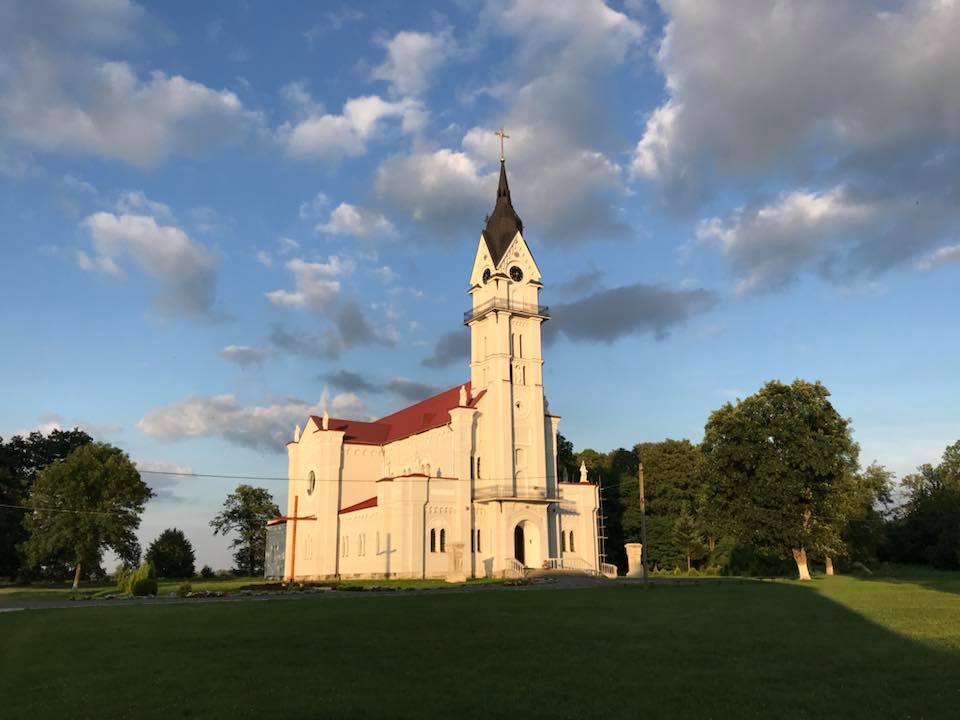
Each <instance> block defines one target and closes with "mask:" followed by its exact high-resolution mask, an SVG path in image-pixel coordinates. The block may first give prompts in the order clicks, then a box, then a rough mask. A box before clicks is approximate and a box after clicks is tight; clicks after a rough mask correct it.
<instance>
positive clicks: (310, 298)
mask: <svg viewBox="0 0 960 720" xmlns="http://www.w3.org/2000/svg"><path fill="white" fill-rule="evenodd" d="M287 269H288V270H290V272H291V273H293V277H294V283H295V285H296V289H295V290H272V291H270V292H268V293H266V297H267V300H269V301H270V302H271V303H272V304H274V305H277V306H279V307H287V308H299V309H304V310H313V311H314V312H321V313H323V312H327V311H329V310H330V309H331V308H332V307H333V305H334V303H335V302H336V300H337V298H338V297H339V295H340V281H339V280H338V279H337V278H339V277H341V276H343V275H349V274H350V273H351V272H353V269H354V263H353V261H352V260H350V259H349V258H343V257H340V256H338V255H331V256H330V257H329V258H327V260H326V262H307V261H306V260H303V259H301V258H293V259H292V260H289V261H288V262H287Z"/></svg>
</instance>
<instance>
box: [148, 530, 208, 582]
mask: <svg viewBox="0 0 960 720" xmlns="http://www.w3.org/2000/svg"><path fill="white" fill-rule="evenodd" d="M145 557H146V560H147V562H148V563H150V564H151V565H153V569H154V570H155V571H156V573H157V575H158V576H159V577H164V578H190V577H193V573H194V570H195V563H196V556H195V555H194V552H193V545H192V544H191V543H190V541H189V540H187V536H186V535H184V534H183V530H179V529H177V528H168V529H166V530H164V531H163V532H162V533H160V535H158V536H157V539H156V540H154V541H153V542H152V543H150V547H148V548H147V553H146V555H145Z"/></svg>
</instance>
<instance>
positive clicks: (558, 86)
mask: <svg viewBox="0 0 960 720" xmlns="http://www.w3.org/2000/svg"><path fill="white" fill-rule="evenodd" d="M483 17H484V18H485V20H484V22H486V23H487V27H486V29H487V31H489V32H491V33H495V34H500V35H507V36H509V37H510V39H511V40H513V39H516V40H517V48H518V49H517V51H516V53H515V55H514V56H512V57H509V58H508V63H509V72H508V73H507V78H506V79H505V80H503V81H501V82H498V83H494V84H492V85H490V86H488V87H486V88H484V89H483V90H482V91H480V92H479V93H477V94H476V97H480V96H482V95H490V96H492V97H493V98H494V100H495V101H496V102H497V103H498V104H501V105H503V106H504V107H505V108H506V110H505V113H504V116H503V117H502V118H501V121H502V122H503V124H504V125H505V126H506V127H507V129H508V131H509V133H510V135H511V139H510V140H509V141H508V149H507V164H508V167H509V171H510V179H511V189H512V191H513V199H514V204H515V206H516V207H517V210H518V212H519V213H520V215H521V216H522V217H523V219H524V224H525V226H526V227H527V228H529V229H530V232H532V233H533V234H535V235H537V237H538V238H543V239H544V240H547V241H549V242H558V243H563V242H582V241H587V240H590V239H594V238H597V237H607V238H609V237H618V236H625V235H627V234H628V233H629V232H630V229H629V228H628V227H627V226H626V225H625V223H624V222H623V220H622V218H621V216H620V212H619V209H618V207H617V204H618V202H620V201H621V200H622V199H623V198H624V197H625V196H626V187H625V184H624V179H625V171H624V169H623V168H621V167H620V165H619V164H618V162H617V161H616V160H615V159H613V158H614V157H616V154H619V153H620V152H621V151H622V150H624V149H625V148H620V147H617V146H616V141H615V140H613V141H611V140H609V138H615V136H616V133H615V132H614V128H613V127H612V125H611V124H610V123H611V121H610V118H609V113H608V111H607V108H608V107H609V103H608V93H609V92H611V91H613V90H614V87H615V82H614V78H613V73H614V70H615V69H616V68H617V67H618V66H620V65H622V64H623V63H624V62H625V60H626V58H627V57H628V56H629V53H630V51H631V50H632V49H635V48H637V47H639V43H640V40H641V38H642V36H643V29H642V28H641V26H640V25H639V24H638V23H637V22H635V21H634V20H632V19H631V18H629V17H628V16H627V15H626V14H624V13H621V12H619V11H616V10H613V9H612V8H610V7H608V6H607V5H606V4H605V3H603V2H601V1H600V0H590V1H587V0H583V1H580V0H577V1H571V2H557V3H549V4H544V3H539V2H530V1H527V0H510V1H503V2H490V3H488V6H487V8H486V10H485V11H484V13H483ZM501 121H498V122H497V124H500V122H501ZM493 131H494V125H492V124H491V125H490V126H478V127H474V128H471V129H470V130H468V131H467V132H466V133H465V134H464V135H463V136H462V139H461V143H460V147H459V148H440V149H432V148H425V147H422V146H418V147H417V148H416V149H415V150H414V151H413V152H412V153H409V154H406V155H396V156H393V157H391V158H388V159H387V160H386V161H384V162H383V163H382V164H381V166H380V168H379V169H378V171H377V175H376V180H375V188H376V191H377V193H378V196H379V197H380V198H381V200H382V201H383V202H384V203H385V204H387V205H389V206H390V207H392V208H393V209H395V210H397V211H400V212H404V213H406V214H408V215H409V216H410V217H411V218H412V219H413V220H414V221H416V222H419V223H421V224H422V225H423V226H425V228H426V230H427V231H428V235H427V237H432V238H434V239H437V240H441V241H447V240H449V239H450V238H452V237H458V236H459V233H462V231H463V228H464V227H465V226H466V227H470V226H473V227H475V228H476V229H477V231H478V232H479V230H481V229H482V227H483V218H484V213H486V212H489V211H490V209H491V207H492V205H493V201H494V199H495V192H496V173H497V168H496V159H497V157H498V154H499V148H498V146H497V139H496V137H495V136H494V134H493ZM594 143H600V144H601V146H595V145H594ZM608 145H609V147H608ZM615 153H616V154H615Z"/></svg>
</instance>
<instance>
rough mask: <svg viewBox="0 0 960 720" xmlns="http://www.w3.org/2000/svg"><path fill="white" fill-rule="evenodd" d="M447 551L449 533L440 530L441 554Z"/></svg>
mask: <svg viewBox="0 0 960 720" xmlns="http://www.w3.org/2000/svg"><path fill="white" fill-rule="evenodd" d="M446 551H447V531H446V530H443V529H441V530H440V552H446Z"/></svg>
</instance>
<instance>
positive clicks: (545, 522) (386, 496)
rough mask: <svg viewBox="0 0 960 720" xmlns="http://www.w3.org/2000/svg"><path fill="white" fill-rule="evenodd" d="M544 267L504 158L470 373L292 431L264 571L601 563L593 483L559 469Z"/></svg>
mask: <svg viewBox="0 0 960 720" xmlns="http://www.w3.org/2000/svg"><path fill="white" fill-rule="evenodd" d="M542 287H543V285H542V284H541V275H540V268H539V267H538V266H537V263H536V261H535V260H534V258H533V255H532V254H531V252H530V248H529V247H528V245H527V243H526V242H525V241H524V239H523V223H522V222H521V220H520V217H519V216H518V215H517V213H516V211H515V210H514V208H513V204H512V202H511V199H510V188H509V186H508V184H507V172H506V167H505V165H504V162H503V158H502V157H501V161H500V180H499V185H498V188H497V199H496V206H495V207H494V209H493V212H492V213H491V214H490V216H489V218H488V219H487V223H486V227H485V228H484V230H483V232H482V233H481V235H480V241H479V243H478V245H477V250H476V255H475V257H474V260H473V266H472V268H471V270H470V279H469V294H470V296H471V298H472V304H471V307H470V309H469V310H468V311H467V312H466V313H465V314H464V317H463V322H464V324H466V325H467V326H468V327H469V328H470V341H471V343H470V344H471V355H470V377H469V379H465V381H464V382H463V383H462V384H460V385H457V386H455V387H452V388H450V389H449V390H445V391H444V392H442V393H440V394H439V395H435V396H434V397H430V398H427V399H426V400H423V401H421V402H418V403H416V404H415V405H411V406H410V407H407V408H404V409H402V410H398V411H397V412H395V413H393V414H391V415H387V416H386V417H383V418H380V419H379V420H375V421H372V422H367V421H361V420H349V419H344V418H333V417H329V416H328V415H327V414H326V413H325V414H324V415H323V416H322V417H318V416H311V417H309V418H308V419H307V421H306V424H305V427H303V429H302V430H301V428H300V426H299V425H298V426H297V428H296V430H295V431H294V435H293V440H292V441H291V442H290V443H288V445H287V451H288V454H289V470H288V477H289V486H288V487H289V494H288V506H287V512H286V515H284V516H283V517H279V518H276V519H274V520H272V521H271V523H270V525H269V527H268V539H267V574H268V575H272V576H276V577H280V576H282V577H283V578H285V579H296V580H314V579H330V578H338V577H339V578H447V579H451V580H456V579H462V578H471V577H484V576H502V575H509V574H511V573H522V572H523V569H524V568H535V569H539V568H559V567H563V568H566V569H580V570H585V571H588V572H598V571H599V570H600V565H599V548H598V538H597V508H598V500H599V496H598V491H597V486H596V485H593V484H590V483H588V482H586V474H585V471H582V473H581V479H582V482H560V481H559V478H558V477H557V462H556V454H557V442H556V441H557V426H558V424H559V422H560V417H559V416H557V415H554V414H553V413H552V412H551V410H550V408H549V406H548V404H547V400H546V397H545V396H544V388H543V354H542V343H541V326H542V325H543V323H544V322H546V321H547V320H548V319H549V317H550V315H549V312H548V309H547V308H546V307H544V306H543V305H541V304H540V302H539V299H540V290H541V288H542Z"/></svg>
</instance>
